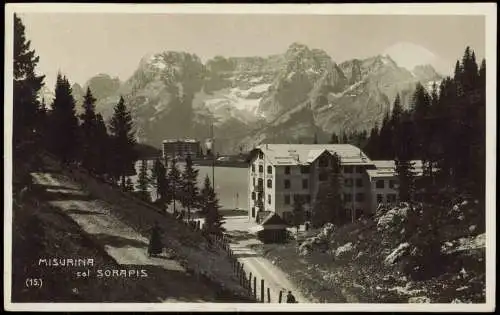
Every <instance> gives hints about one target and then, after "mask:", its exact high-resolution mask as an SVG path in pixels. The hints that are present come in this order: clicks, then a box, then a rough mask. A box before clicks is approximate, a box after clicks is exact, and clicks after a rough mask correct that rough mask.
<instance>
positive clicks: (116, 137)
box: [110, 97, 138, 187]
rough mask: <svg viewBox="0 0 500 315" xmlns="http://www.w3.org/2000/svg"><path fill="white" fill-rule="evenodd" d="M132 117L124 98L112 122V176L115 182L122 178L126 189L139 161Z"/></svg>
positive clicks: (121, 98) (122, 183)
mask: <svg viewBox="0 0 500 315" xmlns="http://www.w3.org/2000/svg"><path fill="white" fill-rule="evenodd" d="M132 128H133V122H132V115H131V114H130V112H129V111H128V110H127V108H126V106H125V101H124V99H123V97H120V101H119V102H118V104H117V105H116V106H115V108H114V113H113V117H112V118H111V122H110V131H111V141H112V148H113V162H112V165H113V170H112V176H113V178H115V180H117V179H119V178H121V185H122V187H125V178H126V176H130V175H134V174H135V169H134V163H135V161H136V160H137V156H138V155H137V152H136V150H135V144H136V141H135V138H134V131H133V130H132Z"/></svg>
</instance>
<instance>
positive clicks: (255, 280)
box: [253, 277, 257, 299]
mask: <svg viewBox="0 0 500 315" xmlns="http://www.w3.org/2000/svg"><path fill="white" fill-rule="evenodd" d="M253 296H254V298H255V299H257V277H253Z"/></svg>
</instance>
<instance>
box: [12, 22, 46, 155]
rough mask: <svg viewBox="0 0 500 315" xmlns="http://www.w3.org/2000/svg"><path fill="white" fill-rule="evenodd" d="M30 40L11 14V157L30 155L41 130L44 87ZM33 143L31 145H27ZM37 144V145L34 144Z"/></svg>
mask: <svg viewBox="0 0 500 315" xmlns="http://www.w3.org/2000/svg"><path fill="white" fill-rule="evenodd" d="M30 46H31V41H29V40H28V39H27V38H26V35H25V27H24V24H23V22H22V21H21V19H20V18H19V17H18V16H17V15H16V14H14V56H13V59H14V61H13V63H14V64H13V70H14V78H13V79H14V82H13V86H14V91H13V101H14V104H13V105H14V106H13V148H14V152H13V155H14V160H16V159H17V158H22V159H24V158H29V157H30V156H31V155H32V154H33V153H34V152H35V151H36V150H37V149H36V148H35V147H33V145H35V143H34V141H35V140H34V139H35V138H36V137H37V135H36V134H37V133H44V132H46V130H42V129H40V125H42V126H43V123H42V122H41V119H42V117H40V115H39V112H40V107H41V105H40V102H39V100H38V92H39V91H40V89H41V88H42V87H43V85H44V83H43V80H44V78H45V76H43V75H41V76H38V75H37V74H36V72H35V68H36V66H37V65H38V62H39V59H40V58H39V57H38V56H36V53H35V50H33V49H31V47H30ZM28 143H32V145H28ZM37 145H40V144H37Z"/></svg>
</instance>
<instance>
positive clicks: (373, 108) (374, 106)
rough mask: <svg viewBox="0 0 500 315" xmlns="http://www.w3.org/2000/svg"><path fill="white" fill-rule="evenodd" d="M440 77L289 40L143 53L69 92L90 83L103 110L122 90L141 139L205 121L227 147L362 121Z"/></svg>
mask: <svg viewBox="0 0 500 315" xmlns="http://www.w3.org/2000/svg"><path fill="white" fill-rule="evenodd" d="M440 80H441V76H440V75H439V74H438V73H437V72H436V71H435V70H434V68H433V67H432V66H431V65H422V66H417V67H415V69H411V70H408V69H405V68H403V67H400V66H398V65H397V64H396V62H394V60H392V59H391V57H390V56H382V55H378V56H374V57H371V58H367V59H352V60H348V61H345V62H342V63H340V64H337V63H336V62H335V61H333V60H332V58H331V57H330V56H329V55H328V54H327V53H326V52H324V51H323V50H319V49H310V48H309V47H307V46H305V45H302V44H299V43H294V44H292V45H290V46H289V48H288V49H287V51H286V52H285V53H283V54H280V55H273V56H268V57H229V58H225V57H221V56H218V57H215V58H213V59H211V60H208V61H207V62H206V63H205V64H203V63H202V62H201V60H200V58H199V57H198V56H196V55H194V54H189V53H185V52H172V51H167V52H162V53H158V54H153V55H148V56H145V57H144V58H142V60H141V61H140V62H139V65H138V68H137V70H136V71H135V72H134V74H133V75H132V76H131V77H130V78H129V79H128V80H126V81H125V82H121V81H120V80H119V79H118V78H111V77H110V76H109V75H106V74H100V75H98V76H96V77H93V78H91V79H90V80H89V81H88V82H86V83H85V84H84V86H83V87H82V86H79V85H78V84H74V85H73V94H74V96H75V99H76V100H77V102H78V103H81V99H82V97H83V94H84V92H85V90H86V88H87V87H90V88H91V90H92V92H93V94H94V96H95V97H96V98H97V100H98V101H97V104H96V108H97V110H98V111H99V112H101V113H102V114H103V116H104V117H105V119H109V117H110V116H111V114H112V112H113V106H114V105H115V104H116V103H117V102H118V98H119V96H120V95H123V97H124V98H125V101H126V103H127V104H128V105H129V106H130V108H131V110H132V114H133V117H134V118H135V126H136V129H137V136H138V139H139V141H140V142H144V143H147V144H150V145H153V146H156V147H159V146H160V144H161V141H162V140H163V139H167V138H176V137H195V138H198V139H200V140H202V139H205V138H207V137H209V136H210V132H211V125H212V123H213V124H214V134H215V138H216V142H215V143H216V150H218V151H219V152H221V153H229V152H236V151H238V150H240V149H243V150H247V149H250V148H251V147H252V146H254V145H256V144H259V143H261V142H282V143H283V142H297V141H302V142H303V143H307V142H311V141H312V139H313V137H314V135H315V134H316V135H317V137H318V138H319V139H320V141H321V140H323V141H325V140H327V139H328V138H329V137H330V135H331V133H332V132H341V131H349V130H354V129H358V130H368V129H370V128H372V127H373V125H374V124H375V122H380V121H381V119H382V117H383V115H384V113H385V111H387V110H389V109H390V106H391V104H392V102H393V100H394V98H395V96H396V94H397V93H400V95H401V96H402V100H403V104H405V105H406V106H408V105H409V98H410V96H411V94H412V91H413V90H414V88H415V85H416V83H417V82H421V83H422V84H424V86H427V87H431V86H432V83H433V82H438V81H440Z"/></svg>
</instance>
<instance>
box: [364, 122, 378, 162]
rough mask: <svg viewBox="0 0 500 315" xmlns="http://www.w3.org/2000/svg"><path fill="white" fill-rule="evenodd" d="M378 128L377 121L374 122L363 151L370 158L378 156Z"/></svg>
mask: <svg viewBox="0 0 500 315" xmlns="http://www.w3.org/2000/svg"><path fill="white" fill-rule="evenodd" d="M379 147H380V143H379V130H378V123H375V126H373V128H372V130H371V131H370V137H369V138H368V142H367V144H366V146H365V151H366V153H367V154H368V156H369V157H370V158H371V159H378V158H379Z"/></svg>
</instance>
